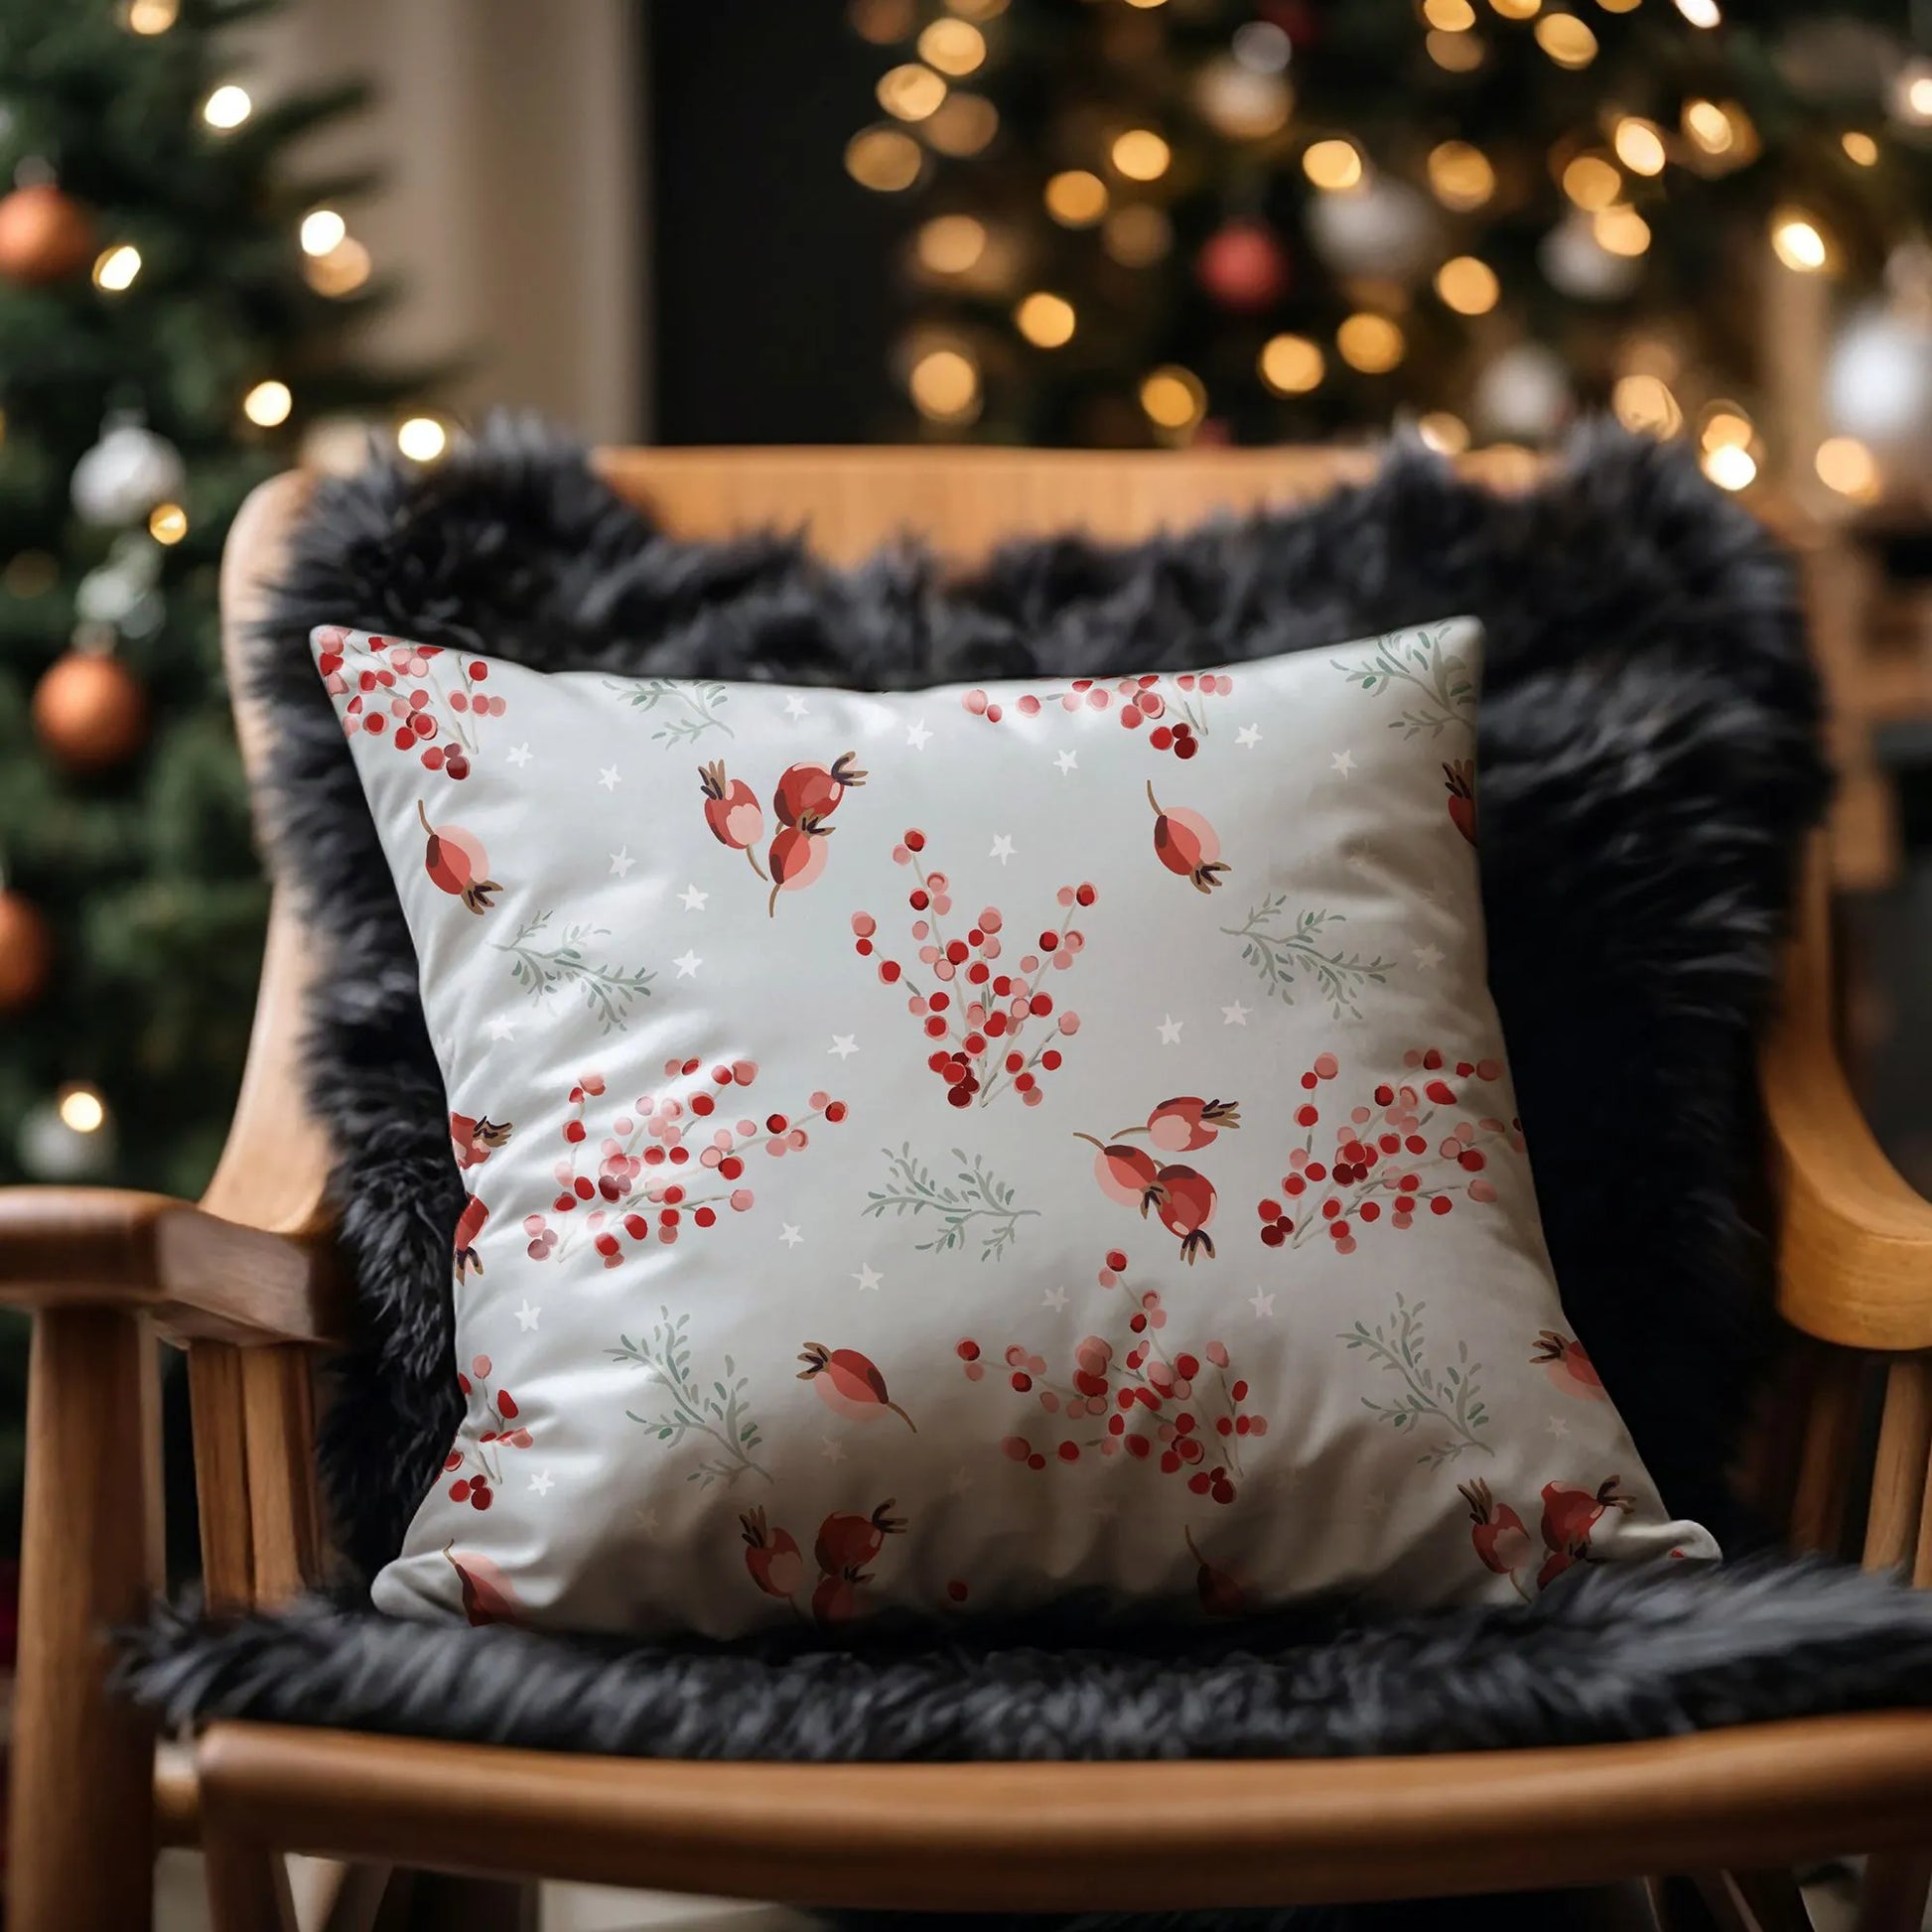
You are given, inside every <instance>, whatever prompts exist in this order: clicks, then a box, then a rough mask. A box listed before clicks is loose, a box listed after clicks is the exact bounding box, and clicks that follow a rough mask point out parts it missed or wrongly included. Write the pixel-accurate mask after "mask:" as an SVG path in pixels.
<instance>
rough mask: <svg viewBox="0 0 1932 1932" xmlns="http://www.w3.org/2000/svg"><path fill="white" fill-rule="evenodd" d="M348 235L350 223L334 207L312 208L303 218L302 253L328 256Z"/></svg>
mask: <svg viewBox="0 0 1932 1932" xmlns="http://www.w3.org/2000/svg"><path fill="white" fill-rule="evenodd" d="M347 233H348V223H347V222H346V221H345V220H344V219H343V217H342V216H341V215H340V214H338V213H337V212H336V210H335V209H334V208H333V207H317V208H311V209H310V210H309V212H308V213H307V214H305V215H304V216H303V217H302V230H301V238H302V252H303V253H304V254H305V255H326V254H328V252H329V251H330V249H332V248H334V247H337V246H338V245H339V244H340V243H341V241H342V239H343V237H344V236H345V234H347Z"/></svg>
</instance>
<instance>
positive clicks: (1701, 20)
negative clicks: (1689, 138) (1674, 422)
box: [1677, 0, 1749, 489]
mask: <svg viewBox="0 0 1932 1932" xmlns="http://www.w3.org/2000/svg"><path fill="white" fill-rule="evenodd" d="M1677 11H1678V12H1679V13H1681V14H1682V15H1683V16H1684V18H1685V19H1686V20H1688V21H1689V22H1690V23H1691V25H1692V26H1693V27H1715V26H1717V24H1718V23H1719V21H1721V20H1723V19H1724V15H1723V13H1722V12H1721V11H1720V10H1719V7H1718V0H1677ZM1745 481H1746V482H1748V481H1749V479H1748V478H1746V479H1745ZM1741 487H1742V485H1741V484H1739V483H1726V484H1725V488H1726V489H1737V488H1741Z"/></svg>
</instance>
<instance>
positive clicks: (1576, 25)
mask: <svg viewBox="0 0 1932 1932" xmlns="http://www.w3.org/2000/svg"><path fill="white" fill-rule="evenodd" d="M1536 44H1537V46H1538V47H1540V48H1541V49H1542V50H1543V51H1544V53H1546V54H1547V55H1548V56H1549V57H1550V59H1551V60H1553V61H1554V62H1555V63H1556V64H1557V66H1558V67H1560V68H1571V69H1576V68H1587V67H1588V66H1589V64H1590V63H1591V62H1592V61H1593V60H1595V59H1596V36H1595V35H1594V34H1592V33H1591V32H1590V31H1589V27H1588V24H1587V22H1585V21H1582V20H1579V19H1578V18H1577V16H1576V15H1575V14H1545V15H1544V16H1543V18H1542V19H1541V20H1539V21H1538V22H1537V23H1536Z"/></svg>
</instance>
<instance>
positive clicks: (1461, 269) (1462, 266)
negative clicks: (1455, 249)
mask: <svg viewBox="0 0 1932 1932" xmlns="http://www.w3.org/2000/svg"><path fill="white" fill-rule="evenodd" d="M1436 293H1437V294H1438V295H1440V296H1441V297H1442V298H1443V305H1444V307H1445V308H1449V309H1453V310H1454V311H1455V313H1456V314H1457V315H1458V316H1486V315H1487V314H1488V313H1489V311H1490V310H1491V309H1493V308H1494V307H1495V306H1496V301H1497V298H1498V297H1499V296H1500V295H1501V294H1502V285H1501V284H1500V283H1499V282H1498V281H1497V280H1496V271H1495V270H1494V269H1493V268H1491V267H1490V266H1489V264H1488V263H1487V262H1485V261H1478V260H1477V259H1476V257H1475V256H1473V255H1454V256H1451V257H1450V258H1449V260H1448V261H1446V262H1445V263H1444V264H1443V265H1442V267H1441V268H1439V269H1438V270H1437V271H1436Z"/></svg>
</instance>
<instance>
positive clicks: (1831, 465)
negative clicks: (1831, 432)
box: [1812, 436, 1878, 503]
mask: <svg viewBox="0 0 1932 1932" xmlns="http://www.w3.org/2000/svg"><path fill="white" fill-rule="evenodd" d="M1812 462H1813V465H1814V466H1815V468H1816V469H1817V471H1818V481H1819V482H1820V483H1823V484H1824V485H1825V487H1826V488H1827V489H1835V490H1837V491H1838V493H1839V494H1840V495H1841V496H1850V497H1851V498H1852V499H1853V500H1854V501H1855V502H1860V503H1869V502H1872V501H1874V500H1875V499H1876V498H1877V495H1878V466H1877V464H1876V463H1875V462H1873V461H1872V456H1871V452H1870V451H1869V450H1867V449H1866V448H1865V446H1864V445H1863V443H1861V442H1860V441H1859V439H1858V438H1857V437H1856V436H1830V437H1827V438H1826V439H1825V441H1824V442H1822V443H1821V444H1819V446H1818V454H1817V455H1816V456H1815V457H1814V458H1813V459H1812Z"/></svg>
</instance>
